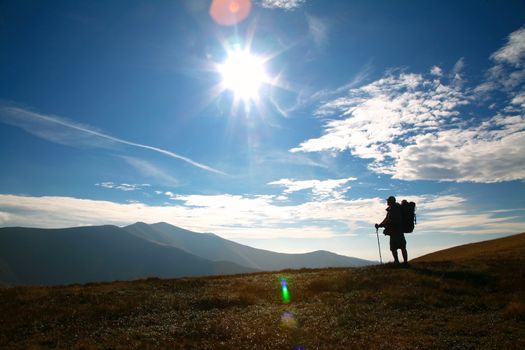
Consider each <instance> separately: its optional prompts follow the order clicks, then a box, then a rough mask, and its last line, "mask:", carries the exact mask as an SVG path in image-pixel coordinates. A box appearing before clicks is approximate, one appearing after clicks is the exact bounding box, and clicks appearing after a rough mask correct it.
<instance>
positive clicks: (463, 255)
mask: <svg viewBox="0 0 525 350" xmlns="http://www.w3.org/2000/svg"><path fill="white" fill-rule="evenodd" d="M513 254H516V255H520V254H521V255H524V254H525V233H520V234H517V235H513V236H509V237H503V238H498V239H493V240H488V241H483V242H478V243H471V244H465V245H460V246H457V247H452V248H448V249H444V250H440V251H437V252H434V253H430V254H427V255H423V256H421V257H419V258H417V259H413V260H412V262H438V261H459V260H468V259H476V258H483V256H487V255H513Z"/></svg>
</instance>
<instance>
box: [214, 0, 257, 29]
mask: <svg viewBox="0 0 525 350" xmlns="http://www.w3.org/2000/svg"><path fill="white" fill-rule="evenodd" d="M251 9H252V2H251V1H250V0H213V2H212V3H211V6H210V16H211V18H213V20H214V21H215V22H216V23H217V24H220V25H222V26H231V25H234V24H237V23H239V22H242V21H243V20H244V19H246V17H248V15H249V14H250V11H251Z"/></svg>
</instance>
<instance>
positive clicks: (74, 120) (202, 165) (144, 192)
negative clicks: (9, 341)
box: [0, 0, 525, 259]
mask: <svg viewBox="0 0 525 350" xmlns="http://www.w3.org/2000/svg"><path fill="white" fill-rule="evenodd" d="M222 3H224V4H225V6H227V10H228V11H230V13H231V11H234V14H233V15H230V17H228V18H227V19H228V20H231V21H230V22H232V23H228V25H224V23H223V24H221V23H218V22H217V17H216V16H215V15H214V12H213V11H211V10H210V6H211V1H208V0H206V1H204V0H191V1H189V0H188V1H156V2H151V1H125V2H124V1H109V2H108V1H90V2H71V1H53V2H41V1H3V2H2V3H1V4H0V145H1V147H0V160H1V162H0V226H34V227H67V226H77V225H98V224H116V225H126V224H130V223H133V222H136V221H145V222H151V223H153V222H158V221H166V222H169V223H172V224H174V225H177V226H181V227H184V228H188V229H192V230H195V231H198V232H214V233H216V234H218V235H220V236H222V237H225V238H228V239H232V240H235V241H237V242H241V243H244V244H249V245H252V246H255V247H260V248H265V249H271V250H275V251H280V252H305V251H312V250H317V249H325V250H330V251H334V252H337V253H340V254H344V255H351V256H357V257H362V258H369V259H377V245H376V241H375V239H376V237H375V230H374V229H373V224H374V223H376V222H379V221H381V220H382V218H383V216H384V213H385V212H384V208H385V198H386V197H388V196H389V195H395V196H396V197H398V199H399V200H401V199H403V198H406V199H409V200H413V201H415V202H416V203H417V205H418V211H417V214H418V218H419V223H418V225H417V226H416V233H414V234H412V235H410V236H409V237H408V250H409V254H410V255H411V256H412V257H414V256H417V255H421V254H423V253H426V252H429V251H433V250H436V249H440V248H443V247H448V246H453V245H457V244H461V243H466V242H474V241H479V240H485V239H490V238H495V237H501V236H503V235H509V234H513V233H519V232H523V231H525V200H524V199H523V198H524V197H525V186H524V183H523V181H524V179H525V123H524V119H525V84H524V82H525V4H524V3H523V2H522V1H505V2H499V1H486V2H482V3H480V2H477V1H457V2H453V1H446V2H443V1H425V2H419V1H396V2H392V1H345V0H341V1H329V2H328V1H308V0H304V1H300V0H294V1H292V0H288V1H287V0H259V1H252V2H251V6H249V8H244V6H247V4H248V5H250V4H249V3H250V2H249V1H247V0H244V1H243V0H224V1H222ZM215 5H216V6H220V5H221V1H219V0H216V4H215ZM245 10H246V11H245ZM248 10H249V12H248ZM243 11H244V12H245V15H246V17H245V18H240V16H241V13H243ZM214 16H215V17H214ZM214 18H215V19H214ZM219 22H220V19H219ZM233 22H236V23H233ZM238 54H240V55H241V56H242V55H244V56H242V57H248V59H251V60H252V61H254V62H258V63H256V64H255V65H254V66H250V65H249V64H248V63H246V64H247V69H245V70H243V69H244V68H243V67H244V64H245V61H243V59H244V58H241V59H240V60H238V61H235V60H233V59H232V57H236V56H235V55H238ZM232 61H233V62H234V63H233V64H230V66H228V62H230V63H231V62H232ZM225 67H230V68H225ZM258 69H260V70H261V72H260V75H259V76H255V74H254V72H255V71H257V70H258ZM226 70H228V72H229V73H225V71H226ZM230 71H231V72H230ZM228 74H230V75H232V76H228ZM232 79H233V80H232ZM232 81H233V83H232ZM239 84H240V85H239ZM243 84H244V85H243ZM246 84H251V85H246ZM248 86H249V87H250V89H254V91H255V92H253V91H252V93H251V94H250V95H248V94H247V93H246V90H247V89H248ZM382 246H383V250H387V246H388V242H387V240H386V238H382ZM383 255H387V254H383Z"/></svg>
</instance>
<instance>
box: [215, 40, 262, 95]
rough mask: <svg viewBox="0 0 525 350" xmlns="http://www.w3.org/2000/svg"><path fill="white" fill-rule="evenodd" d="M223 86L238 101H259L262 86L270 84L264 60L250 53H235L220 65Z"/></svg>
mask: <svg viewBox="0 0 525 350" xmlns="http://www.w3.org/2000/svg"><path fill="white" fill-rule="evenodd" d="M219 72H220V74H221V75H222V83H221V84H222V86H223V88H224V89H225V90H226V89H228V90H231V91H233V93H234V96H235V98H236V99H242V100H244V101H249V100H257V99H258V98H259V90H260V88H261V86H262V85H263V84H265V83H267V82H268V76H267V74H266V72H265V69H264V60H263V59H262V58H260V57H257V56H255V55H252V54H251V53H250V52H249V51H242V50H238V51H233V52H230V53H229V54H228V57H227V58H226V60H225V61H224V62H223V63H222V64H220V65H219Z"/></svg>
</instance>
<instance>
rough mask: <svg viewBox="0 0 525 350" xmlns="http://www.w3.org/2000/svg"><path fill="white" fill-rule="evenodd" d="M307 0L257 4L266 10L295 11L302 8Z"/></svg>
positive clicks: (260, 1)
mask: <svg viewBox="0 0 525 350" xmlns="http://www.w3.org/2000/svg"><path fill="white" fill-rule="evenodd" d="M305 2H306V0H258V1H257V3H258V4H259V5H260V6H262V7H265V8H270V9H275V8H278V9H283V10H288V11H291V10H295V9H297V8H299V7H301V6H302V5H303V4H304V3H305Z"/></svg>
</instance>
